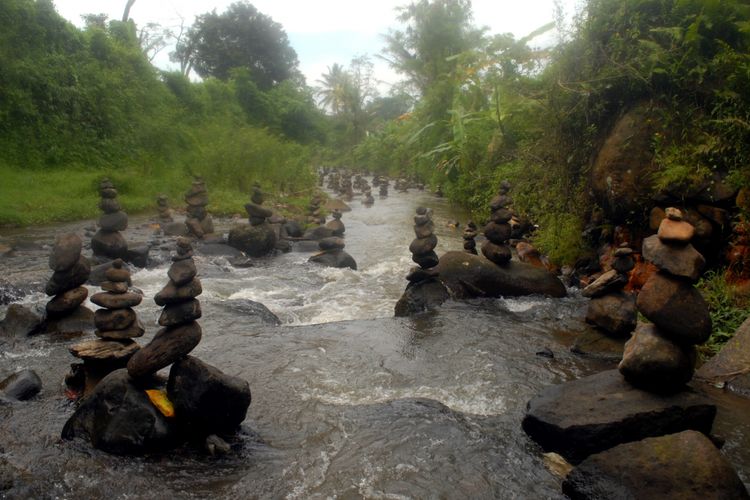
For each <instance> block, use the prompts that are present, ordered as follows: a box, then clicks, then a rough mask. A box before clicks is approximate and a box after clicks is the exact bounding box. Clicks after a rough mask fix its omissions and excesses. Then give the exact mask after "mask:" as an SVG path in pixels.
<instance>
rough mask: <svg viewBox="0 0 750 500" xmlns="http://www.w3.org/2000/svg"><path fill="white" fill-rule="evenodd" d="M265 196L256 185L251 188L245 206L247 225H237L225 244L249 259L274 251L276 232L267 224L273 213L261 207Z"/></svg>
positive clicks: (230, 232)
mask: <svg viewBox="0 0 750 500" xmlns="http://www.w3.org/2000/svg"><path fill="white" fill-rule="evenodd" d="M264 201H265V195H264V194H263V192H262V191H261V189H260V186H259V185H258V184H255V185H254V186H253V192H252V194H251V195H250V202H249V203H247V204H245V211H246V212H247V216H248V222H249V224H248V225H237V226H234V227H232V229H231V230H230V231H229V238H228V240H227V243H228V244H229V246H232V247H234V248H236V249H238V250H242V251H243V252H245V253H246V254H247V255H249V256H250V257H264V256H266V255H269V254H271V253H273V252H274V250H275V249H276V243H277V237H276V231H274V229H273V228H272V227H271V225H270V224H269V223H268V218H269V217H271V216H272V215H273V212H272V211H271V210H269V209H268V208H265V207H263V206H262V205H263V202H264Z"/></svg>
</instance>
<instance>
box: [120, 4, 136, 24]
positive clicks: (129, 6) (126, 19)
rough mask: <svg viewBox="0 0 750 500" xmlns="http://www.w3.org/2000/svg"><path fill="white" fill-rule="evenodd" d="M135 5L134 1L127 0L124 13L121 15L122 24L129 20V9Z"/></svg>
mask: <svg viewBox="0 0 750 500" xmlns="http://www.w3.org/2000/svg"><path fill="white" fill-rule="evenodd" d="M134 3H135V0H128V1H127V3H126V4H125V11H124V12H123V13H122V22H124V23H126V22H128V19H130V8H131V7H132V6H133V4H134Z"/></svg>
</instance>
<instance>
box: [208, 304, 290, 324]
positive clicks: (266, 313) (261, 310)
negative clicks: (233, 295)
mask: <svg viewBox="0 0 750 500" xmlns="http://www.w3.org/2000/svg"><path fill="white" fill-rule="evenodd" d="M221 306H222V307H224V308H226V309H229V310H230V311H231V312H232V313H234V314H239V315H241V317H242V324H243V325H247V324H263V325H274V326H278V325H280V324H281V320H280V319H279V317H278V316H276V315H275V314H274V313H272V312H271V310H270V309H268V308H267V307H266V306H265V305H263V304H261V303H260V302H255V301H253V300H249V299H229V300H225V301H223V302H221Z"/></svg>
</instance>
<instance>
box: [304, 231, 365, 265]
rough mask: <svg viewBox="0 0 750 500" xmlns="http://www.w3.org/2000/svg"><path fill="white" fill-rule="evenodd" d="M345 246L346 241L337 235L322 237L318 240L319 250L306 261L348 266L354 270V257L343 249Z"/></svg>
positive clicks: (355, 263)
mask: <svg viewBox="0 0 750 500" xmlns="http://www.w3.org/2000/svg"><path fill="white" fill-rule="evenodd" d="M345 246H346V242H344V238H339V237H337V236H331V237H328V238H323V239H321V240H320V241H318V248H319V249H320V252H318V253H316V254H315V255H313V256H312V257H310V258H309V259H308V261H309V262H314V263H316V264H322V265H324V266H328V267H338V268H344V267H348V268H349V269H353V270H355V271H356V270H357V262H356V261H355V260H354V257H352V256H351V255H349V254H348V253H346V252H345V251H344V247H345Z"/></svg>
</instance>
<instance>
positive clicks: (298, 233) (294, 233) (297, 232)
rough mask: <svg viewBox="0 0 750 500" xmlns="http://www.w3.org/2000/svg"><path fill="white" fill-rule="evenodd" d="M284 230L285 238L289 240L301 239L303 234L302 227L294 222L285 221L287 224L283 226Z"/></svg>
mask: <svg viewBox="0 0 750 500" xmlns="http://www.w3.org/2000/svg"><path fill="white" fill-rule="evenodd" d="M284 230H285V231H286V234H287V236H289V237H291V238H301V237H302V235H303V234H304V231H302V226H301V225H300V223H299V222H297V221H296V220H290V221H287V223H286V224H284Z"/></svg>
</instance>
